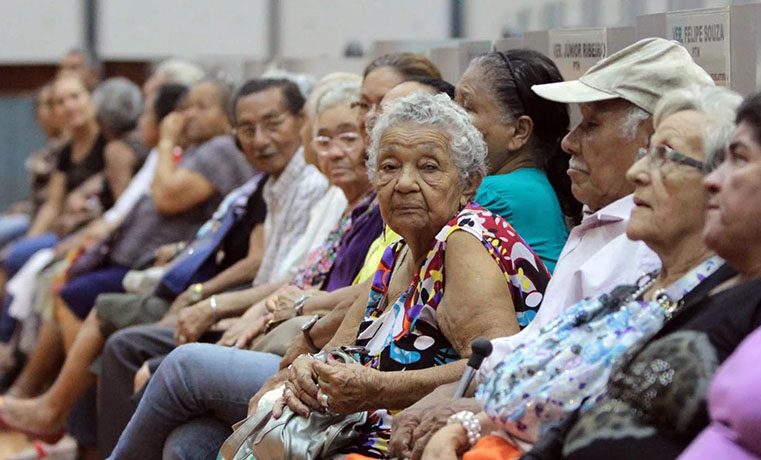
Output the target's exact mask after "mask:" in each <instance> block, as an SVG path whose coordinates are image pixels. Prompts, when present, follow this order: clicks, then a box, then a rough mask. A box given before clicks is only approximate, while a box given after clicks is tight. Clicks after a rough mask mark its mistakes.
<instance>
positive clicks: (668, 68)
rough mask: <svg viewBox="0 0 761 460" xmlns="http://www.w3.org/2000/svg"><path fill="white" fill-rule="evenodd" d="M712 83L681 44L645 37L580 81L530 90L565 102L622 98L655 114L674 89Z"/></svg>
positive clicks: (534, 87)
mask: <svg viewBox="0 0 761 460" xmlns="http://www.w3.org/2000/svg"><path fill="white" fill-rule="evenodd" d="M713 84H714V83H713V80H712V79H711V77H710V76H709V75H708V73H706V71H705V70H703V69H702V68H701V67H700V66H699V65H697V64H695V61H693V60H692V56H690V53H689V52H687V50H686V49H684V47H683V46H681V45H680V44H679V43H677V42H674V41H670V40H665V39H663V38H645V39H643V40H640V41H638V42H637V43H634V44H633V45H630V46H627V47H626V48H624V49H622V50H621V51H619V52H617V53H615V54H612V55H610V56H608V57H606V58H605V59H602V60H601V61H600V62H598V63H597V64H595V65H594V66H592V67H591V68H590V69H589V70H587V71H586V72H585V73H584V75H582V76H581V78H579V79H578V80H573V81H563V82H559V83H548V84H544V85H534V86H532V87H531V89H532V90H533V91H534V92H535V93H536V94H538V95H539V96H540V97H543V98H545V99H549V100H551V101H555V102H565V103H583V102H596V101H604V100H608V99H616V98H623V99H626V100H627V101H629V102H631V103H632V104H634V105H636V106H638V107H640V108H641V109H643V110H645V111H647V112H649V113H653V112H654V111H655V105H656V104H657V103H658V100H659V99H660V98H661V96H662V95H664V94H666V93H668V92H669V91H671V90H673V89H677V88H685V87H688V86H692V85H711V86H713Z"/></svg>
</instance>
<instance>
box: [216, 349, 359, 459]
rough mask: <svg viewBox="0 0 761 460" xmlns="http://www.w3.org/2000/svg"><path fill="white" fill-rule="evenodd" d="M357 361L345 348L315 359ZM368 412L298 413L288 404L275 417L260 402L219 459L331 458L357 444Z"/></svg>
mask: <svg viewBox="0 0 761 460" xmlns="http://www.w3.org/2000/svg"><path fill="white" fill-rule="evenodd" d="M328 355H330V357H331V359H332V360H336V361H339V362H344V363H356V362H357V361H356V359H354V357H353V356H352V355H351V354H350V353H349V352H347V350H346V349H344V348H337V349H335V350H333V351H331V352H320V353H317V354H316V355H314V357H315V358H316V359H320V360H322V361H325V362H327V358H328ZM365 422H367V412H356V413H353V414H348V415H334V414H323V413H320V412H317V411H312V412H311V413H310V415H309V417H302V416H300V415H298V414H295V413H294V412H293V411H291V410H290V409H289V408H288V407H286V408H285V409H284V410H283V415H281V416H280V418H278V419H275V418H273V417H272V407H271V405H265V404H263V403H260V405H259V409H258V410H257V412H256V413H255V414H254V415H252V416H250V417H248V418H247V419H245V420H243V421H242V422H240V423H239V424H237V425H236V426H235V431H234V432H233V434H232V435H230V437H229V438H227V440H226V441H225V443H224V444H223V445H222V448H221V449H220V451H219V456H218V457H217V458H219V459H223V460H248V459H256V460H280V459H284V458H287V459H293V460H316V459H323V458H331V457H333V456H335V455H338V454H339V452H340V451H341V450H342V449H344V448H345V447H348V446H350V445H352V444H353V443H354V441H355V440H356V439H357V437H358V436H359V434H360V433H359V429H360V427H361V426H362V425H363V424H364V423H365Z"/></svg>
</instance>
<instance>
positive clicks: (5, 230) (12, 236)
mask: <svg viewBox="0 0 761 460" xmlns="http://www.w3.org/2000/svg"><path fill="white" fill-rule="evenodd" d="M29 225H30V219H29V216H27V215H26V214H6V215H4V216H0V249H2V248H3V247H5V245H6V244H8V243H10V242H12V241H14V240H16V239H17V238H20V237H22V236H24V233H26V231H27V230H28V229H29Z"/></svg>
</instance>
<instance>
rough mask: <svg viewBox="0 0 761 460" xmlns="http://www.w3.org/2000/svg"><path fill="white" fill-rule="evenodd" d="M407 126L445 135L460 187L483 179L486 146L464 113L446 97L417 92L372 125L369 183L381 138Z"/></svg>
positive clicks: (395, 104)
mask: <svg viewBox="0 0 761 460" xmlns="http://www.w3.org/2000/svg"><path fill="white" fill-rule="evenodd" d="M407 122H409V123H415V124H419V125H424V126H430V127H435V128H439V129H441V130H443V131H444V132H445V133H447V135H448V136H449V148H450V151H451V154H452V160H453V161H454V164H455V166H456V167H457V171H458V175H459V178H460V183H461V184H466V183H468V181H469V180H471V179H473V177H474V176H478V175H480V176H484V175H486V143H485V142H484V138H483V136H482V135H481V133H480V132H479V131H478V130H477V129H476V128H475V126H473V123H472V122H471V120H470V116H469V115H468V114H467V112H465V110H463V108H462V107H460V106H459V105H457V104H456V103H455V102H454V101H452V100H451V99H450V98H449V96H447V95H446V94H436V95H431V94H427V93H424V92H422V91H417V92H415V93H412V94H410V95H409V96H405V97H403V98H400V99H398V100H396V101H394V102H393V103H392V104H391V105H390V106H389V107H388V108H387V109H385V110H384V111H383V114H382V115H381V116H380V117H379V118H378V120H377V122H376V123H375V126H374V127H373V131H372V133H371V142H370V149H369V151H368V158H367V172H368V175H369V176H370V179H371V180H372V181H375V171H376V169H377V167H378V151H379V149H380V140H381V138H382V137H383V134H384V133H385V132H386V131H387V130H388V129H390V128H392V127H394V126H397V125H399V124H402V123H407Z"/></svg>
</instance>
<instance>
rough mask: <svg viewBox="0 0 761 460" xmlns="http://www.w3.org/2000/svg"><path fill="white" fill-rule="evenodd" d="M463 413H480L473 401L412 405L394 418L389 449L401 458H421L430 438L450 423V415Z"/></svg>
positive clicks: (466, 399) (463, 400)
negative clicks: (465, 411)
mask: <svg viewBox="0 0 761 460" xmlns="http://www.w3.org/2000/svg"><path fill="white" fill-rule="evenodd" d="M463 410H470V411H473V412H475V413H478V412H480V411H481V407H480V406H479V405H478V402H477V401H476V400H475V399H473V398H462V399H457V400H454V401H451V400H450V401H444V402H441V403H438V404H434V405H428V406H421V407H416V406H411V407H409V408H407V409H405V410H403V411H401V412H400V413H398V414H397V415H395V416H394V418H393V421H392V423H391V441H390V443H389V448H390V449H391V451H392V452H393V453H394V455H396V456H397V457H399V458H412V459H415V460H417V459H419V458H420V457H421V456H422V455H423V449H425V447H426V445H427V444H428V443H429V441H430V439H431V437H432V436H433V435H434V434H435V433H436V432H437V431H438V430H439V429H441V428H442V427H444V426H445V425H446V424H447V422H448V421H449V416H451V415H454V414H456V413H457V412H460V411H463Z"/></svg>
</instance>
